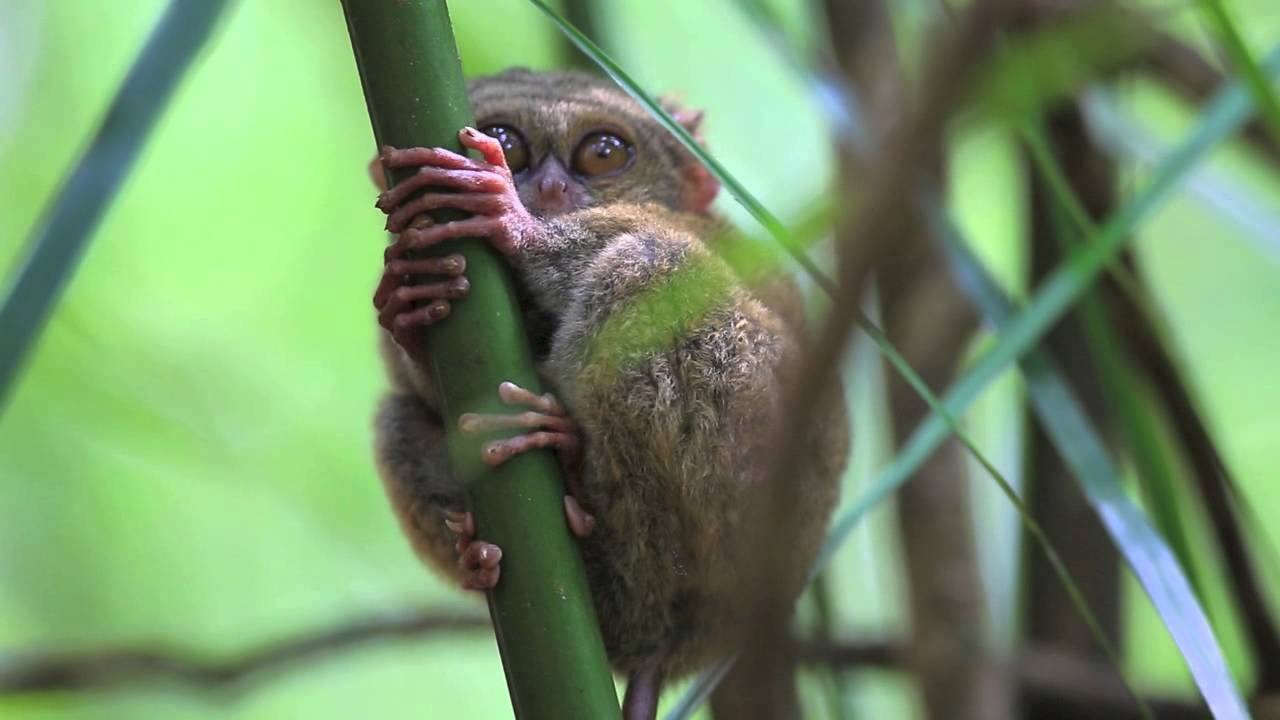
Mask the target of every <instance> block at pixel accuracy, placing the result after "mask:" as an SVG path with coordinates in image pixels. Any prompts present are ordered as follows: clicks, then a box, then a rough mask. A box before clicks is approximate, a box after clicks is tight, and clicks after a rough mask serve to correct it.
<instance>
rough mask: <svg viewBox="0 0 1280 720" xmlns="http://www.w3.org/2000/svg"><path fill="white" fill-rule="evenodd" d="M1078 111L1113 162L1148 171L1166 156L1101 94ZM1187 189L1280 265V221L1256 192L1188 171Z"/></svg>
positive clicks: (1090, 95)
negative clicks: (1123, 161)
mask: <svg viewBox="0 0 1280 720" xmlns="http://www.w3.org/2000/svg"><path fill="white" fill-rule="evenodd" d="M1082 107H1083V109H1084V112H1085V117H1086V118H1087V119H1088V122H1089V128H1090V130H1091V131H1092V134H1093V136H1094V137H1095V138H1097V139H1098V141H1099V144H1100V145H1101V146H1102V148H1103V149H1104V150H1106V151H1107V152H1108V153H1110V154H1111V156H1112V157H1114V158H1116V159H1118V160H1119V159H1129V160H1137V161H1138V162H1140V163H1142V164H1143V165H1151V164H1154V163H1155V162H1156V161H1158V160H1159V159H1160V158H1162V157H1164V156H1165V155H1167V154H1168V153H1169V149H1168V146H1167V145H1166V144H1165V143H1164V142H1162V141H1161V140H1159V139H1157V138H1156V136H1155V133H1154V132H1152V131H1151V129H1150V128H1148V127H1144V126H1143V124H1141V123H1140V122H1139V121H1138V120H1137V119H1136V118H1133V117H1132V116H1131V115H1130V114H1128V113H1126V112H1125V111H1124V110H1123V109H1121V107H1120V104H1119V103H1118V102H1116V101H1115V100H1114V99H1113V98H1112V97H1111V94H1110V93H1108V92H1106V91H1105V90H1103V89H1101V88H1095V89H1093V90H1090V91H1089V92H1087V93H1085V94H1084V99H1083V103H1082ZM1186 185H1187V187H1188V188H1189V189H1190V190H1191V191H1192V193H1193V194H1194V196H1195V197H1196V198H1198V199H1199V200H1200V201H1201V202H1203V203H1204V204H1205V205H1206V206H1207V207H1208V208H1209V209H1211V210H1213V211H1214V212H1217V213H1221V214H1222V215H1223V216H1225V217H1226V218H1228V219H1229V220H1231V221H1232V222H1234V223H1235V224H1236V225H1238V226H1239V227H1240V228H1241V229H1242V230H1244V231H1245V235H1244V237H1245V238H1246V239H1247V240H1248V242H1249V243H1250V244H1252V245H1253V246H1254V247H1255V248H1256V249H1257V250H1259V251H1261V252H1262V253H1263V254H1264V255H1266V256H1267V258H1268V259H1270V260H1271V261H1272V262H1274V263H1276V264H1280V215H1277V214H1276V212H1275V210H1274V209H1272V208H1270V207H1268V206H1267V204H1266V203H1264V202H1263V201H1262V200H1260V199H1259V198H1258V194H1257V191H1255V190H1254V189H1253V188H1250V187H1248V186H1246V185H1244V184H1242V183H1240V182H1238V181H1236V180H1234V179H1232V178H1229V177H1226V176H1225V175H1223V174H1222V173H1220V172H1216V171H1215V170H1213V169H1212V168H1208V167H1199V168H1196V169H1195V170H1194V171H1192V172H1191V173H1190V174H1189V175H1188V177H1187V179H1186Z"/></svg>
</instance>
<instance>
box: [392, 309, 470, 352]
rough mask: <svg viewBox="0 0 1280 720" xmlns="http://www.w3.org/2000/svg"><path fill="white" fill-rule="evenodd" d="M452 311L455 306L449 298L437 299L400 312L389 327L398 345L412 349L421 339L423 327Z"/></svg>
mask: <svg viewBox="0 0 1280 720" xmlns="http://www.w3.org/2000/svg"><path fill="white" fill-rule="evenodd" d="M452 311H453V308H452V307H451V306H450V305H449V302H448V301H447V300H436V301H435V302H433V303H431V304H429V305H424V306H423V307H420V308H415V309H413V310H410V311H408V312H402V313H400V314H399V315H397V316H396V317H395V320H392V321H391V327H389V328H387V329H388V330H390V331H391V337H393V338H395V341H396V344H397V345H399V346H400V347H402V348H404V349H405V350H408V351H411V350H412V348H413V347H414V344H415V343H417V342H418V340H419V339H421V334H420V331H421V330H422V328H424V327H426V326H428V325H434V324H435V323H438V322H440V321H441V320H443V319H445V318H447V317H449V313H450V312H452ZM384 327H385V326H384ZM410 354H412V351H411V352H410Z"/></svg>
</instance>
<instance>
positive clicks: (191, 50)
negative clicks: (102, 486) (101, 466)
mask: <svg viewBox="0 0 1280 720" xmlns="http://www.w3.org/2000/svg"><path fill="white" fill-rule="evenodd" d="M226 5H227V1H226V0H207V1H206V2H183V1H182V0H172V1H171V2H170V3H169V5H168V6H167V7H166V8H165V11H164V15H162V16H161V18H160V20H159V22H157V23H156V26H155V29H154V30H153V31H152V32H151V36H150V38H148V40H147V44H146V47H144V48H143V50H142V52H141V53H140V54H139V55H138V58H137V60H136V61H135V62H134V64H133V67H132V68H130V70H129V75H128V76H127V77H126V78H125V80H124V83H123V84H122V85H121V86H120V90H119V91H118V92H117V93H116V96H115V98H114V99H113V100H112V101H111V106H110V107H109V108H108V109H107V114H106V115H105V116H104V117H103V119H102V123H101V124H100V125H99V127H98V131H97V133H96V134H95V135H94V138H93V141H92V142H91V143H90V145H89V149H88V150H87V151H86V152H85V154H84V157H82V158H81V159H80V162H79V163H78V164H77V165H76V167H75V169H74V170H73V171H72V173H71V175H70V176H69V177H68V178H67V181H66V184H65V185H64V186H63V187H62V189H61V190H60V191H59V193H58V195H57V197H56V198H54V199H53V201H52V202H51V203H50V206H49V210H48V211H47V212H46V214H45V218H44V220H43V221H42V222H41V223H40V226H39V229H38V230H37V231H36V234H35V235H34V236H33V237H32V238H31V241H30V249H29V250H28V253H27V257H26V259H25V260H24V261H23V263H22V268H21V270H19V272H18V275H17V277H16V278H15V279H14V281H13V282H12V285H11V286H10V289H9V291H8V293H7V294H6V297H5V300H4V305H3V308H0V338H3V340H4V342H3V343H0V409H3V406H4V402H5V399H6V397H7V396H8V392H9V390H10V388H11V386H12V384H13V382H14V381H15V379H16V377H17V374H18V370H19V368H20V366H21V364H22V361H23V359H24V358H25V357H26V354H27V350H28V349H29V347H30V346H31V344H32V343H33V342H34V341H35V339H36V337H37V336H38V335H39V333H40V328H41V326H42V325H43V324H44V321H45V318H47V317H48V315H49V311H50V310H51V309H52V308H53V305H54V303H55V302H56V301H57V298H58V295H59V294H60V293H61V292H62V288H63V286H65V285H66V283H67V280H68V278H69V277H70V276H71V272H72V269H73V268H74V266H75V264H76V261H77V260H78V259H79V257H80V254H81V252H82V251H83V249H84V246H85V243H87V242H88V239H89V237H90V236H91V235H92V234H93V232H94V230H95V229H96V228H97V225H98V222H99V221H100V220H101V219H102V216H103V214H105V213H106V211H107V209H108V206H109V205H110V203H111V200H112V198H114V197H115V195H116V192H117V191H118V190H119V189H120V185H121V184H122V183H123V182H124V179H125V177H126V176H127V175H128V173H129V170H130V168H132V167H133V164H134V162H135V161H136V160H137V158H138V154H139V153H140V152H141V150H142V146H143V145H144V144H145V143H146V141H147V138H148V137H149V136H150V133H151V129H152V128H153V127H154V126H155V122H156V120H157V119H158V118H159V117H160V115H161V113H163V112H164V109H165V108H166V107H167V106H168V104H169V98H170V97H172V95H173V92H174V90H175V89H176V88H177V86H178V83H179V81H180V80H181V79H182V77H183V75H184V74H185V73H186V70H187V68H188V67H189V66H190V65H191V62H192V61H193V60H194V59H195V57H196V55H197V54H199V52H200V50H201V48H203V47H204V45H205V42H206V41H207V40H208V39H209V36H210V35H211V34H212V33H213V29H214V27H215V26H216V25H217V21H218V18H219V17H220V16H221V15H222V11H223V9H224V8H225V7H226Z"/></svg>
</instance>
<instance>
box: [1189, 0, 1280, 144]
mask: <svg viewBox="0 0 1280 720" xmlns="http://www.w3.org/2000/svg"><path fill="white" fill-rule="evenodd" d="M1200 10H1201V11H1202V12H1204V14H1205V15H1207V16H1208V18H1209V23H1210V24H1211V25H1213V27H1214V30H1215V31H1216V32H1217V34H1218V39H1219V40H1220V41H1221V42H1222V44H1223V46H1224V47H1225V48H1226V51H1227V55H1228V56H1229V57H1230V58H1231V64H1232V65H1234V66H1235V68H1236V72H1237V73H1239V74H1240V77H1241V79H1242V80H1244V84H1245V87H1247V88H1248V89H1249V93H1250V94H1252V95H1253V102H1254V105H1255V106H1256V107H1257V108H1258V111H1259V114H1260V115H1261V116H1262V119H1263V120H1264V121H1265V122H1266V124H1267V127H1268V128H1269V129H1270V130H1271V134H1272V135H1274V136H1275V139H1276V141H1277V142H1280V100H1278V99H1277V98H1276V93H1275V90H1274V89H1273V88H1272V87H1271V79H1270V78H1269V77H1268V73H1267V72H1266V71H1265V70H1264V69H1263V68H1262V66H1260V65H1259V64H1258V61H1257V60H1255V59H1254V57H1253V53H1252V52H1250V50H1249V46H1248V45H1247V44H1246V43H1245V41H1244V36H1243V35H1241V34H1240V29H1239V28H1238V27H1236V24H1235V22H1234V21H1233V20H1232V19H1231V14H1230V13H1229V12H1227V6H1226V4H1225V3H1224V2H1223V1H1222V0H1200Z"/></svg>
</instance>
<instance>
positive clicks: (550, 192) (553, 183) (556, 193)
mask: <svg viewBox="0 0 1280 720" xmlns="http://www.w3.org/2000/svg"><path fill="white" fill-rule="evenodd" d="M538 204H539V205H540V206H542V207H543V208H545V209H547V210H550V211H552V212H555V211H558V210H566V209H568V207H569V183H567V182H565V181H564V180H563V179H561V178H557V177H544V178H542V179H541V180H539V181H538Z"/></svg>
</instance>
